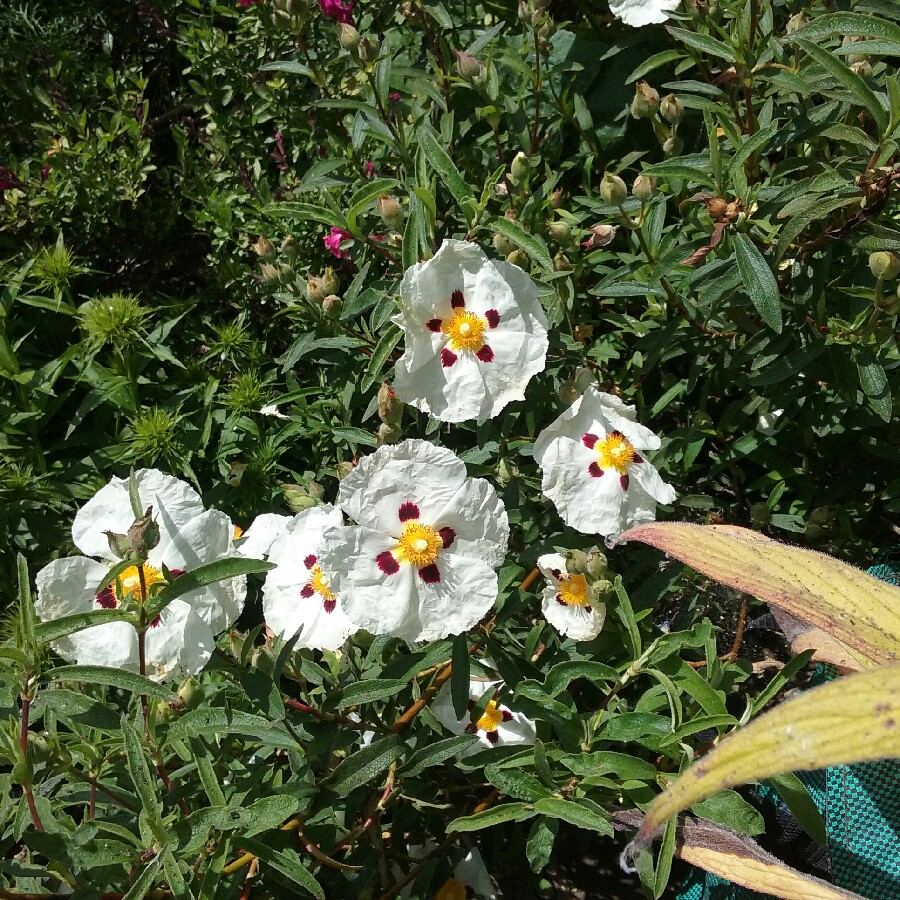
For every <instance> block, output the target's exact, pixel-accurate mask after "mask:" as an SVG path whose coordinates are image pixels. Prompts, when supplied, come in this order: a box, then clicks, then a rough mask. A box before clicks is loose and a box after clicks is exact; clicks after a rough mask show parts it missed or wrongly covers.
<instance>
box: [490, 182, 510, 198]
mask: <svg viewBox="0 0 900 900" xmlns="http://www.w3.org/2000/svg"><path fill="white" fill-rule="evenodd" d="M491 190H492V191H493V192H494V196H495V197H499V198H500V199H501V200H505V199H506V198H507V197H508V196H509V188H508V187H507V186H506V182H505V181H498V182H497V183H496V184H495V185H494V186H493V187H492V188H491Z"/></svg>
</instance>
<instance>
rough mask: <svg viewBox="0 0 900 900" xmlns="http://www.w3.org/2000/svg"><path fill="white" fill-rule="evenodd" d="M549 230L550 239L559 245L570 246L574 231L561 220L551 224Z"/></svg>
mask: <svg viewBox="0 0 900 900" xmlns="http://www.w3.org/2000/svg"><path fill="white" fill-rule="evenodd" d="M547 230H548V231H549V232H550V237H552V238H553V240H554V241H556V243H557V244H568V243H569V241H571V239H572V229H571V228H569V226H568V225H567V224H566V223H565V222H563V221H562V220H560V219H557V221H555V222H551V223H550V224H549V225H548V226H547Z"/></svg>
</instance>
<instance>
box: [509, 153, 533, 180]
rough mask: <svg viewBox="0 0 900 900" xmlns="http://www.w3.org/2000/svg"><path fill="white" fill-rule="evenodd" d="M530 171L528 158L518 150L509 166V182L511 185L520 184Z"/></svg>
mask: <svg viewBox="0 0 900 900" xmlns="http://www.w3.org/2000/svg"><path fill="white" fill-rule="evenodd" d="M530 171H531V163H530V162H528V157H527V156H526V155H525V154H524V153H523V152H522V151H521V150H520V151H519V152H518V153H517V154H516V155H515V158H514V159H513V161H512V163H510V166H509V180H510V181H511V182H512V183H513V184H521V182H523V181H524V180H525V179H526V178H527V177H528V173H529V172H530Z"/></svg>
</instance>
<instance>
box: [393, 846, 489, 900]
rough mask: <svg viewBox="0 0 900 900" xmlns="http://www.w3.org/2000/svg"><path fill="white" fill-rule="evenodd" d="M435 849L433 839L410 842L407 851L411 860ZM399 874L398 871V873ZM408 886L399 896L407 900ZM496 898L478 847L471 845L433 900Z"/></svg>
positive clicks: (422, 856) (483, 899) (423, 856)
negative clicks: (425, 841)
mask: <svg viewBox="0 0 900 900" xmlns="http://www.w3.org/2000/svg"><path fill="white" fill-rule="evenodd" d="M435 850H437V845H436V844H435V843H434V841H432V840H429V841H428V842H427V843H425V844H410V845H409V846H408V847H407V853H408V854H409V858H410V859H412V860H420V859H424V858H425V857H426V856H428V855H429V854H431V853H434V851H435ZM398 874H399V873H398ZM409 893H410V891H409V888H407V889H406V890H405V891H404V892H403V893H402V894H401V895H400V896H401V897H402V898H404V900H409ZM473 898H474V900H497V892H496V891H495V889H494V885H493V883H492V882H491V876H490V874H489V873H488V870H487V868H486V867H485V865H484V860H483V859H482V858H481V854H480V853H479V852H478V849H477V848H475V847H472V849H471V850H468V851H467V852H466V855H465V856H464V857H463V858H462V859H461V860H460V861H459V862H458V863H457V864H456V865H455V866H454V867H453V875H452V876H451V877H450V878H448V879H447V880H446V881H445V882H444V883H443V884H442V885H441V886H440V887H439V888H438V889H437V891H436V892H435V894H434V900H473Z"/></svg>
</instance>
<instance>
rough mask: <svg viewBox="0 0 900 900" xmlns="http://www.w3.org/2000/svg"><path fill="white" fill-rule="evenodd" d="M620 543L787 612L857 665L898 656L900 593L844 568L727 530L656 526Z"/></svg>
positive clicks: (645, 527) (633, 531) (820, 556)
mask: <svg viewBox="0 0 900 900" xmlns="http://www.w3.org/2000/svg"><path fill="white" fill-rule="evenodd" d="M622 537H623V539H624V540H628V541H643V542H644V543H647V544H651V545H652V546H654V547H658V548H659V549H660V550H663V551H665V552H666V553H668V554H670V555H671V556H674V557H675V558H676V559H680V560H681V561H682V562H685V563H687V564H688V565H689V566H691V567H692V568H694V569H696V570H697V571H698V572H702V573H703V574H704V575H708V576H709V577H710V578H715V580H716V581H720V582H722V584H727V585H729V586H731V587H734V588H737V589H738V590H741V591H745V592H746V593H748V594H754V595H755V596H757V597H759V598H761V599H762V600H766V601H767V602H769V603H771V604H773V605H775V606H778V607H780V608H781V609H784V610H787V611H788V612H789V613H791V614H792V615H794V616H797V617H798V618H800V619H803V620H804V621H805V622H809V623H810V624H811V625H814V626H815V627H816V628H820V629H821V630H822V631H825V632H827V633H828V634H830V635H833V636H834V637H835V638H836V639H837V641H838V642H839V643H840V644H843V645H844V646H845V647H847V648H849V649H850V650H852V651H853V654H854V656H855V657H856V658H857V659H858V660H860V661H861V662H863V663H866V662H868V663H869V664H876V665H877V664H883V663H888V662H892V661H894V660H896V659H897V658H898V654H900V588H896V587H893V586H892V585H889V584H885V582H883V581H879V580H878V579H877V578H873V577H872V576H870V575H867V574H866V573H865V572H862V571H861V570H859V569H856V568H854V567H853V566H850V565H847V563H842V562H840V561H838V560H836V559H832V558H831V557H830V556H825V555H824V554H822V553H816V552H814V551H812V550H805V549H803V548H801V547H790V546H788V545H787V544H781V543H779V542H778V541H774V540H772V539H771V538H767V537H765V536H763V535H761V534H759V533H758V532H755V531H750V530H748V529H746V528H736V527H733V526H729V525H691V524H687V523H684V522H655V523H652V524H650V525H641V526H639V527H638V528H632V529H631V530H630V531H627V532H625V534H624V535H622Z"/></svg>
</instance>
